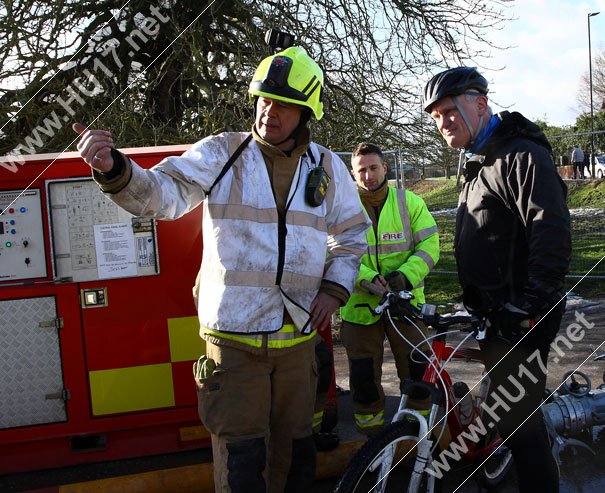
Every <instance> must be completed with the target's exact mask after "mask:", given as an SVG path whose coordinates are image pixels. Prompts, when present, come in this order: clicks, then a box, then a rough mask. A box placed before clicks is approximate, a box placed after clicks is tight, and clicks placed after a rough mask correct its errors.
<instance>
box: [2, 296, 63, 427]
mask: <svg viewBox="0 0 605 493" xmlns="http://www.w3.org/2000/svg"><path fill="white" fill-rule="evenodd" d="M56 316H57V309H56V305H55V298H54V297H43V298H27V299H18V300H5V301H0V396H2V398H1V399H0V429H3V428H13V427H16V426H29V425H35V424H44V423H56V422H59V421H66V419H67V416H66V412H65V402H64V401H63V400H62V399H47V398H46V396H47V395H49V394H57V393H61V391H62V390H63V374H62V371H61V353H60V348H59V334H58V330H57V329H56V328H41V327H40V323H44V322H48V321H50V320H54V319H55V318H56Z"/></svg>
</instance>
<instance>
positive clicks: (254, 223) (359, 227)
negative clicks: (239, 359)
mask: <svg viewBox="0 0 605 493" xmlns="http://www.w3.org/2000/svg"><path fill="white" fill-rule="evenodd" d="M248 135H249V134H248V133H239V132H230V133H224V134H220V135H216V136H212V137H208V138H206V139H203V140H202V141H200V142H197V143H196V144H194V145H193V146H192V147H191V149H190V150H188V151H186V152H185V153H184V154H183V155H182V156H179V157H169V158H166V159H165V160H163V161H162V162H161V163H160V164H158V165H157V166H155V167H154V168H153V169H151V170H144V169H142V168H140V167H139V166H137V165H135V164H133V165H132V178H131V180H130V182H129V184H128V186H127V187H126V188H124V189H123V190H121V191H119V192H118V193H116V194H113V195H111V198H112V200H114V201H115V202H116V203H118V204H119V205H121V206H122V207H124V208H125V209H126V210H128V211H129V212H131V213H133V214H137V215H145V216H152V217H155V218H158V219H176V218H178V217H180V216H182V215H183V214H185V213H187V212H189V211H190V210H192V209H193V208H195V207H197V206H198V205H199V204H200V203H201V202H202V201H203V200H204V199H206V201H205V203H204V219H203V241H204V251H203V257H202V266H201V278H200V292H199V299H200V303H199V307H198V314H199V319H200V324H201V326H203V327H207V328H208V329H210V330H211V331H216V332H220V333H232V334H242V335H243V334H263V333H264V334H267V333H274V332H277V331H279V330H280V328H281V327H282V325H283V323H284V320H283V314H284V307H285V308H286V309H287V310H288V313H289V314H290V316H291V317H292V320H293V321H294V323H295V325H296V327H297V328H298V331H300V332H303V333H307V334H308V333H310V332H311V327H310V326H309V320H310V317H309V311H310V305H311V302H312V301H313V299H314V298H315V296H316V295H317V292H318V289H319V286H320V283H321V281H322V279H323V280H324V281H328V282H333V283H336V284H339V285H341V286H343V287H344V288H345V289H346V290H347V291H349V292H351V291H352V289H353V285H354V282H355V278H356V276H357V272H358V268H359V256H360V255H361V254H362V253H363V251H364V249H365V245H366V242H365V237H364V234H365V231H366V230H367V228H368V226H369V222H368V220H367V218H366V215H365V213H364V212H363V208H362V207H361V205H360V203H359V200H358V198H357V192H356V190H355V187H354V184H353V181H352V180H351V177H350V175H349V173H348V170H347V169H346V167H345V165H344V163H342V161H341V160H340V158H338V156H336V155H335V154H333V153H332V152H331V151H329V150H328V149H325V148H323V147H320V146H318V145H316V144H314V143H311V144H310V147H309V152H311V153H313V156H314V160H312V159H310V158H309V157H308V156H307V155H305V156H304V158H302V159H301V161H300V163H299V166H298V168H297V171H296V173H295V175H294V178H293V181H292V186H291V188H290V193H289V196H288V202H287V207H286V209H287V211H286V214H285V218H280V217H278V213H277V209H276V205H275V199H274V197H273V194H272V187H271V183H270V180H269V176H268V173H267V168H266V166H265V163H264V158H263V156H262V153H261V150H260V148H259V146H258V145H257V143H256V142H255V141H254V140H253V141H251V142H250V143H249V144H248V146H247V147H246V148H245V149H244V150H243V152H242V153H241V155H240V157H239V158H238V159H237V160H236V161H235V163H234V164H233V166H232V167H231V169H230V170H229V171H228V172H227V173H226V174H225V175H224V176H223V177H222V179H221V180H220V181H219V182H218V183H217V185H216V186H215V188H214V189H213V190H212V193H211V194H210V195H209V196H207V195H206V193H205V191H206V190H208V189H209V188H210V186H211V185H212V183H213V182H214V180H215V179H216V177H217V176H218V174H219V173H220V171H221V170H222V168H223V166H224V164H225V163H226V162H227V160H228V159H229V156H230V155H231V154H232V153H233V152H234V151H235V149H236V148H237V147H238V146H239V144H240V143H241V142H242V141H243V140H244V139H245V138H246V137H247V136H248ZM322 153H323V154H324V160H323V166H324V168H325V169H326V171H327V173H328V174H329V175H330V176H331V178H332V182H331V185H330V186H329V187H328V190H327V196H326V199H325V200H324V202H323V203H322V204H321V205H320V206H318V207H312V206H310V205H307V203H306V202H305V199H304V195H305V185H306V181H307V176H308V173H309V171H310V170H311V169H313V168H315V167H316V166H317V164H316V163H318V162H319V160H320V155H321V154H322ZM284 332H287V331H284ZM280 337H281V336H280ZM290 338H292V334H291V335H290Z"/></svg>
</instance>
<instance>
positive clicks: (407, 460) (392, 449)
mask: <svg viewBox="0 0 605 493" xmlns="http://www.w3.org/2000/svg"><path fill="white" fill-rule="evenodd" d="M432 440H434V438H432ZM416 442H418V423H416V422H413V421H407V420H403V421H396V422H395V423H392V424H390V425H389V426H387V427H386V428H384V430H382V431H381V432H380V433H378V434H376V435H375V436H373V437H371V438H370V439H369V440H368V441H367V442H366V443H365V444H364V445H363V447H361V448H360V449H359V450H358V451H357V453H356V454H355V456H354V457H353V459H352V460H351V462H350V464H349V465H348V466H347V469H346V470H345V472H344V474H343V476H342V478H341V479H340V481H339V482H338V484H337V485H336V489H335V490H334V492H335V493H354V492H356V493H369V492H373V493H387V492H391V491H392V492H395V491H397V492H401V491H406V488H408V485H409V483H410V479H411V478H412V471H413V468H414V463H415V462H416V449H415V447H414V448H413V446H414V445H415V444H416ZM438 448H439V447H437V448H436V450H435V452H434V453H433V456H435V453H438V451H439V450H438ZM408 452H409V453H408ZM429 483H430V481H429V476H428V474H426V473H422V477H421V478H420V486H419V487H418V488H417V489H416V490H415V491H416V492H421V491H422V492H427V491H429V489H428V488H429ZM407 491H410V490H407ZM433 491H435V492H436V491H440V489H439V481H438V480H437V479H435V480H434V489H433Z"/></svg>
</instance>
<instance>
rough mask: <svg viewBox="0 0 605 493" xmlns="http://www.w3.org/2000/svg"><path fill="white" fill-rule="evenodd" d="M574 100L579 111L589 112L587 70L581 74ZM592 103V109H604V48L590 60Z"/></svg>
mask: <svg viewBox="0 0 605 493" xmlns="http://www.w3.org/2000/svg"><path fill="white" fill-rule="evenodd" d="M576 101H577V103H578V106H579V108H580V112H581V113H590V78H589V72H588V71H586V72H585V73H584V74H583V75H582V78H581V80H580V87H579V89H578V94H577V97H576ZM592 104H593V111H599V110H602V109H605V50H603V51H600V52H598V53H597V54H596V55H595V57H594V58H593V60H592Z"/></svg>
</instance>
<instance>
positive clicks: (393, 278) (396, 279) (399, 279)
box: [384, 270, 412, 292]
mask: <svg viewBox="0 0 605 493" xmlns="http://www.w3.org/2000/svg"><path fill="white" fill-rule="evenodd" d="M384 278H385V279H386V281H387V282H388V283H389V288H391V291H396V292H399V291H409V290H410V289H412V285H411V284H410V281H408V280H407V278H406V277H405V276H404V275H403V274H402V273H401V272H400V271H398V270H394V271H393V272H389V273H388V274H386V275H385V276H384Z"/></svg>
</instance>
